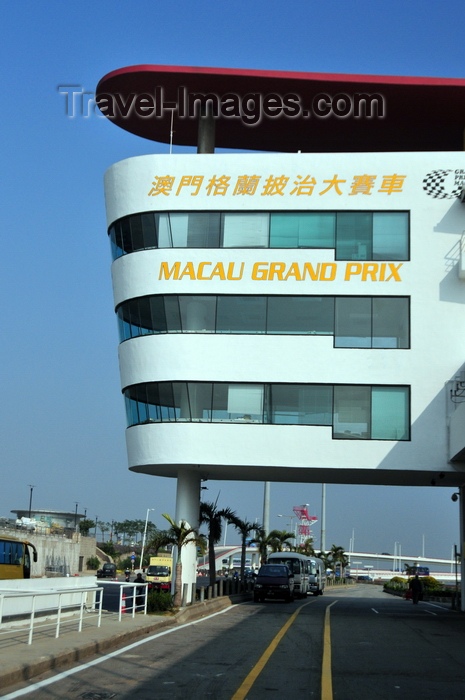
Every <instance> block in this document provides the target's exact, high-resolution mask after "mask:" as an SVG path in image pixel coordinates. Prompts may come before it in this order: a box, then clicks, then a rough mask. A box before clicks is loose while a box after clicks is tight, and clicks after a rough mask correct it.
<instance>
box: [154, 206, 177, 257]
mask: <svg viewBox="0 0 465 700" xmlns="http://www.w3.org/2000/svg"><path fill="white" fill-rule="evenodd" d="M174 216H176V215H174ZM155 226H156V230H157V238H158V247H159V248H172V247H173V238H172V236H171V222H170V215H169V214H168V213H166V212H163V213H161V214H155Z"/></svg>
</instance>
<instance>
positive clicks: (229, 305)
mask: <svg viewBox="0 0 465 700" xmlns="http://www.w3.org/2000/svg"><path fill="white" fill-rule="evenodd" d="M216 330H217V333H265V330H266V297H256V296H219V297H218V309H217V321H216Z"/></svg>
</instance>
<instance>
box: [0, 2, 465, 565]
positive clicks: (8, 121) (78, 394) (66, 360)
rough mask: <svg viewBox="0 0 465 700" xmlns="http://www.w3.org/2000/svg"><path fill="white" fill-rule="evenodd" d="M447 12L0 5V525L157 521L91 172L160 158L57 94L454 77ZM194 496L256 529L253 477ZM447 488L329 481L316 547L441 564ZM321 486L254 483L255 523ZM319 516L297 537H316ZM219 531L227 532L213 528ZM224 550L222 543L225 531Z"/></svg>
mask: <svg viewBox="0 0 465 700" xmlns="http://www.w3.org/2000/svg"><path fill="white" fill-rule="evenodd" d="M462 14H463V5H462V3H459V2H458V1H457V0H455V1H454V2H447V3H442V4H440V3H434V4H433V3H429V4H428V3H427V4H425V3H424V2H422V3H420V2H418V0H411V1H410V2H408V3H406V2H405V0H403V1H402V2H400V1H399V0H393V1H391V2H389V3H384V2H376V1H374V0H371V1H370V2H347V1H345V2H341V1H339V0H336V1H333V2H331V3H321V2H319V3H316V2H312V1H308V0H307V2H302V1H299V2H295V1H292V0H290V1H289V2H286V3H282V2H276V0H271V1H270V0H267V1H266V2H265V1H264V0H255V2H253V3H251V2H244V1H243V0H239V1H238V2H235V3H230V4H229V5H226V4H225V3H217V2H211V1H210V0H208V1H206V2H197V3H195V2H184V1H183V2H173V3H154V2H145V1H142V2H137V1H133V2H131V3H127V2H124V3H123V2H118V1H116V0H112V2H109V0H99V2H89V1H88V0H81V1H80V2H79V3H76V4H70V3H63V2H62V1H58V0H49V1H48V2H47V3H37V2H36V1H33V0H27V1H25V2H17V3H11V4H4V6H3V8H2V40H1V43H0V56H1V65H2V69H3V70H2V82H1V91H0V104H1V128H2V132H3V133H2V136H3V138H2V143H1V146H0V148H1V162H2V185H1V189H0V192H1V195H0V196H1V200H0V203H1V209H0V211H1V217H2V226H1V229H2V240H3V255H2V258H1V263H0V265H1V276H0V280H1V281H0V284H1V299H2V313H1V318H2V321H3V323H2V327H3V331H2V333H1V335H0V338H1V344H0V353H1V387H2V397H3V400H2V402H1V407H0V411H1V415H0V425H1V429H0V430H1V460H2V465H1V469H2V475H3V476H2V487H1V489H0V515H1V516H9V515H10V511H11V509H12V508H27V506H28V502H29V484H33V485H34V491H33V505H34V506H36V507H37V508H50V509H54V510H70V511H72V512H74V509H75V503H76V502H77V503H79V511H80V512H81V511H83V510H84V509H85V508H86V509H87V513H88V515H89V516H90V517H92V518H94V517H95V516H96V515H98V516H99V519H104V520H111V519H115V520H122V519H124V518H145V515H146V512H147V508H155V511H154V512H153V513H152V516H153V520H154V522H155V523H156V524H157V525H159V526H163V523H164V521H163V519H162V517H161V513H162V512H164V511H167V512H170V513H174V499H175V481H174V480H169V479H158V478H157V479H155V478H151V477H148V476H141V475H135V474H132V473H131V472H129V471H128V469H127V462H126V449H125V441H124V429H125V415H124V405H123V400H122V398H121V394H120V385H119V370H118V363H117V342H118V340H117V331H116V321H115V318H114V314H113V300H112V291H111V282H110V248H109V244H108V241H107V236H106V227H105V215H104V201H103V184H102V181H103V173H104V171H105V170H106V169H107V167H108V166H110V165H111V164H112V163H114V162H116V161H118V160H121V159H123V158H127V157H130V156H133V155H139V154H145V153H157V152H166V149H167V147H166V146H165V145H159V144H155V143H151V142H148V141H143V140H141V139H138V138H137V137H135V136H131V135H130V134H128V133H126V132H124V131H122V130H121V129H117V128H116V127H115V126H114V125H112V124H110V123H108V122H107V121H106V120H105V119H102V118H99V117H97V116H95V115H92V116H90V117H89V118H84V117H83V116H76V117H75V118H73V119H71V118H69V117H67V116H66V112H65V98H64V96H63V95H60V93H59V90H58V88H59V86H64V85H78V86H81V87H82V88H83V90H85V91H86V92H89V93H91V94H92V93H93V92H94V90H95V87H96V85H97V82H98V81H99V79H100V78H101V77H102V76H103V75H105V74H106V73H108V72H110V71H112V70H115V69H117V68H121V67H123V66H128V65H134V64H142V63H154V64H168V65H193V66H221V67H235V68H250V69H268V70H273V69H275V70H290V71H311V72H337V73H364V74H380V75H381V74H384V75H418V76H438V77H465V75H464V73H465V68H464V50H463V46H464V42H463V26H462V21H461V18H462ZM208 487H209V490H208V491H205V492H204V495H205V497H206V499H208V500H215V499H216V497H217V496H218V492H219V491H220V490H221V493H220V497H219V505H220V506H226V505H227V506H230V507H232V508H234V509H236V511H237V513H238V515H239V516H240V517H243V518H247V519H249V520H254V519H255V518H259V519H261V516H262V502H263V485H262V484H243V483H235V484H232V483H229V482H223V483H220V482H212V483H210V484H208ZM451 493H452V491H451V490H450V489H412V488H404V489H401V488H388V487H379V488H376V487H354V486H352V487H348V486H328V489H327V519H326V542H327V545H328V547H329V546H330V545H331V544H332V543H336V544H338V545H342V546H344V547H345V548H346V549H348V548H349V540H350V538H351V537H352V531H353V530H354V531H355V541H356V548H359V547H360V548H362V549H365V550H369V551H374V552H381V551H388V552H393V549H394V542H400V543H401V544H402V552H403V553H405V554H406V555H407V554H411V555H418V554H421V550H422V544H423V536H424V538H425V548H426V553H427V554H431V555H436V556H446V557H447V556H450V552H451V548H452V545H453V544H454V542H457V538H458V506H457V504H453V503H452V501H451V500H450V495H451ZM303 501H304V502H306V503H309V504H310V511H311V512H312V514H315V515H317V516H319V515H320V509H321V487H320V486H319V485H315V484H309V485H294V486H290V485H289V486H288V485H284V484H274V485H272V487H271V526H272V527H279V528H280V529H281V528H282V527H283V526H284V525H287V524H288V523H285V522H283V520H284V519H280V518H277V514H278V513H282V514H289V513H292V507H293V506H294V505H299V504H301V503H302V502H303ZM319 527H320V526H319V524H317V525H316V527H315V528H314V536H315V539H316V540H317V542H318V541H319ZM228 534H229V533H228ZM228 541H233V536H232V533H231V536H230V537H228Z"/></svg>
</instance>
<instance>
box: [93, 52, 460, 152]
mask: <svg viewBox="0 0 465 700" xmlns="http://www.w3.org/2000/svg"><path fill="white" fill-rule="evenodd" d="M193 93H201V94H205V95H206V94H207V93H212V94H213V95H214V96H216V98H218V100H219V104H220V105H221V104H222V100H224V97H225V95H230V96H231V95H232V96H237V97H234V98H233V99H234V100H236V101H237V103H238V104H240V101H241V100H242V99H243V98H244V97H245V95H247V94H249V93H251V94H253V95H257V96H258V97H257V99H258V100H261V102H262V105H263V101H264V100H265V98H266V96H270V95H274V96H276V97H277V98H278V102H276V101H273V100H271V101H269V102H268V105H269V106H271V109H269V110H268V111H269V113H270V114H271V113H272V112H273V110H272V107H273V106H276V105H277V104H279V100H282V98H284V96H288V98H289V96H294V97H295V98H296V100H294V102H292V101H291V102H289V104H290V105H291V106H293V108H294V111H296V109H295V108H296V105H297V104H298V105H300V106H301V107H302V110H301V113H300V115H299V116H285V115H284V114H282V113H281V115H280V116H266V115H264V114H263V110H262V112H261V115H260V117H261V118H260V119H259V121H258V123H257V124H254V125H253V126H252V125H250V124H247V123H245V120H244V119H243V118H241V117H240V116H237V117H231V116H224V114H221V108H220V114H219V116H218V118H216V119H215V128H216V136H215V145H216V147H219V148H232V149H241V150H244V149H250V150H263V151H280V152H286V151H288V152H296V151H303V152H316V153H317V152H319V153H330V152H351V151H353V152H364V151H367V152H368V151H374V152H376V151H448V150H454V151H461V150H463V148H464V126H465V79H461V78H418V77H416V78H414V77H402V76H401V77H392V76H371V75H343V74H329V73H294V72H293V73H288V72H282V71H258V70H243V69H231V68H195V67H178V66H153V65H140V66H130V67H127V68H121V69H119V70H116V71H113V72H112V73H109V74H108V75H106V76H104V77H103V78H102V79H101V80H100V82H99V84H98V86H97V90H96V98H97V101H98V100H100V99H103V100H104V102H103V103H102V105H106V106H108V104H109V101H108V96H111V99H112V100H113V104H115V105H116V107H117V108H116V109H115V112H114V116H109V118H110V119H111V121H114V122H115V124H117V125H118V126H120V127H121V128H123V129H125V130H127V131H129V132H131V133H133V134H136V135H138V136H142V137H143V138H147V139H151V140H153V141H159V142H162V143H169V142H170V131H171V123H172V115H173V132H174V133H173V143H174V144H177V145H184V146H195V145H196V144H197V130H198V120H197V119H195V118H192V117H188V116H184V117H181V116H180V113H179V107H178V110H177V111H176V110H175V111H174V112H173V110H172V109H164V110H161V109H160V104H161V100H163V101H164V102H165V105H166V102H171V103H173V104H174V105H175V104H176V103H177V102H179V96H180V95H184V96H186V103H185V104H186V110H187V104H188V97H187V95H188V94H193ZM363 93H365V94H369V95H372V96H373V95H377V96H378V103H379V104H381V105H382V111H383V116H382V117H379V116H372V117H371V118H367V117H365V116H360V117H358V118H355V117H354V116H336V115H335V114H334V113H332V114H330V115H328V116H326V117H318V116H316V115H315V111H314V107H315V96H316V95H321V94H325V95H327V97H328V100H329V102H328V101H327V102H326V103H325V102H323V103H320V106H322V107H323V108H328V106H329V105H330V103H331V101H332V99H333V98H334V97H335V96H336V95H345V96H346V102H345V104H346V106H347V105H348V106H349V107H350V105H351V104H355V103H356V101H357V99H358V98H357V97H356V95H359V94H363ZM141 95H149V96H152V98H153V103H154V104H157V105H158V107H157V108H156V109H152V113H151V115H150V116H148V112H149V111H150V110H149V109H148V110H147V111H145V112H144V111H143V109H141V107H144V106H146V107H150V101H149V102H147V101H146V102H142V101H141V102H140V103H137V102H136V98H137V97H138V96H139V98H140V96H141ZM105 96H107V97H105ZM116 97H117V99H118V103H119V106H118V104H116ZM136 104H137V105H138V109H135V106H136ZM230 104H233V103H231V102H230ZM339 105H340V107H342V108H343V107H344V101H342V102H340V103H339ZM158 110H159V111H160V112H161V114H160V115H158V114H157V111H158ZM305 110H306V111H307V112H308V114H305V113H304V112H305ZM342 111H343V109H342ZM124 112H127V113H126V114H124ZM138 112H139V113H138ZM274 114H276V110H275V112H274ZM141 115H142V116H141ZM106 116H108V114H107V115H106Z"/></svg>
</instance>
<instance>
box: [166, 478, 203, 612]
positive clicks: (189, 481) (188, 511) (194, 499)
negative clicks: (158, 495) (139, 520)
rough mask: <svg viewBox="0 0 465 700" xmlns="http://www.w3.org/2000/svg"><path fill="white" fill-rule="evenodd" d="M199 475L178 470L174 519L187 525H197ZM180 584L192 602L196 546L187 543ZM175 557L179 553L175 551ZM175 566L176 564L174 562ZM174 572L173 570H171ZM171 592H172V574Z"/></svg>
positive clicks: (195, 568)
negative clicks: (185, 587)
mask: <svg viewBox="0 0 465 700" xmlns="http://www.w3.org/2000/svg"><path fill="white" fill-rule="evenodd" d="M200 481H201V480H200V475H197V474H196V473H195V472H192V471H188V470H182V471H180V472H178V481H177V490H176V515H175V520H176V522H177V523H178V524H179V522H180V521H181V520H184V521H185V522H186V524H187V525H188V526H189V527H193V528H198V527H199V511H200ZM180 554H181V561H182V585H183V587H184V584H187V591H188V593H187V603H188V604H189V603H191V602H192V589H193V585H192V584H195V583H196V581H197V546H196V545H195V544H188V545H184V547H182V551H181V553H180ZM175 556H176V558H177V557H178V556H179V553H178V552H176V553H175ZM174 566H176V564H174ZM173 573H174V572H173ZM172 593H174V576H173V585H172Z"/></svg>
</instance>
